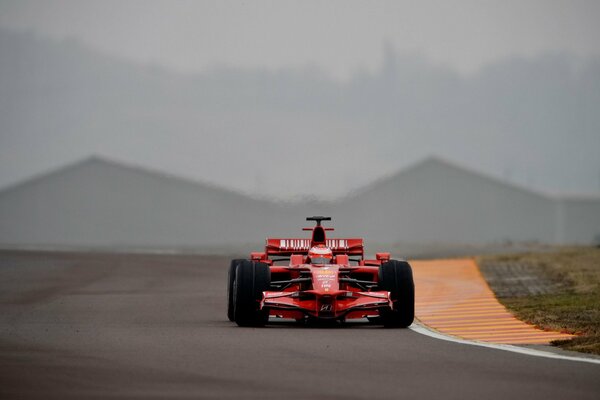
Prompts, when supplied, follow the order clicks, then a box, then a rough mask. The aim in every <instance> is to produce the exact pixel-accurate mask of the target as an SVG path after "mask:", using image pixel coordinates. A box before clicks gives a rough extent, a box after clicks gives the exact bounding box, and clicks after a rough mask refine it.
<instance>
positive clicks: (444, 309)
mask: <svg viewBox="0 0 600 400" xmlns="http://www.w3.org/2000/svg"><path fill="white" fill-rule="evenodd" d="M411 265H412V268H413V276H414V280H415V287H416V288H417V290H416V293H415V314H416V317H417V322H418V323H419V324H420V325H421V326H419V325H416V324H415V325H413V326H412V327H411V328H412V329H413V330H414V331H416V332H418V333H422V334H426V335H429V336H432V337H436V338H438V339H445V340H450V341H453V342H459V343H463V344H474V345H479V346H483V347H493V348H498V349H502V350H508V351H514V352H518V353H524V354H530V355H533V356H543V357H550V358H562V359H569V360H572V361H584V362H592V363H600V360H599V359H592V358H584V357H570V356H562V355H557V354H555V353H550V352H544V351H539V350H535V349H529V348H524V347H518V346H520V345H547V344H549V343H550V341H552V340H556V339H569V338H572V337H573V335H570V334H568V333H563V332H553V331H544V330H541V329H539V328H537V327H535V326H533V325H530V324H527V323H525V322H523V321H520V320H518V319H517V318H515V317H514V316H513V315H512V314H511V313H510V312H509V311H508V310H507V309H506V308H505V307H504V306H503V305H502V304H500V303H499V302H498V300H497V299H496V297H495V295H494V293H493V292H492V290H491V289H490V287H489V286H488V284H487V282H486V281H485V279H484V278H483V276H482V275H481V273H480V271H479V268H478V266H477V264H476V263H475V261H474V260H472V259H450V260H427V261H411ZM425 328H426V329H425Z"/></svg>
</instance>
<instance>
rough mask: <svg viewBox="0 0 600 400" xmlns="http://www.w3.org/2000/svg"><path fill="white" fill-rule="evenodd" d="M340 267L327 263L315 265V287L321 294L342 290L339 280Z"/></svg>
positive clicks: (313, 271) (313, 270)
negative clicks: (319, 265)
mask: <svg viewBox="0 0 600 400" xmlns="http://www.w3.org/2000/svg"><path fill="white" fill-rule="evenodd" d="M338 274H339V267H338V266H337V265H326V266H323V267H313V268H312V276H313V279H312V281H313V289H314V290H315V292H317V293H320V294H329V293H335V292H337V291H338V290H340V284H339V281H338Z"/></svg>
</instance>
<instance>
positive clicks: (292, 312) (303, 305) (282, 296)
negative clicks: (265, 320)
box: [260, 290, 393, 319]
mask: <svg viewBox="0 0 600 400" xmlns="http://www.w3.org/2000/svg"><path fill="white" fill-rule="evenodd" d="M260 307H261V309H267V310H268V311H269V315H272V316H278V317H281V318H294V319H299V318H304V317H306V316H308V317H314V318H320V319H352V318H364V317H368V316H378V315H380V311H381V310H382V309H388V310H389V309H392V308H393V304H392V301H391V299H390V292H385V291H376V292H353V291H346V290H341V291H338V292H333V293H328V294H325V295H324V294H322V293H318V292H316V291H314V290H306V291H302V292H263V299H262V301H261V304H260Z"/></svg>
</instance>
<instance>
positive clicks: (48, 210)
mask: <svg viewBox="0 0 600 400" xmlns="http://www.w3.org/2000/svg"><path fill="white" fill-rule="evenodd" d="M320 213H323V214H326V215H331V216H332V217H333V226H335V227H336V235H340V236H361V237H365V238H366V240H368V241H370V242H377V243H390V244H391V243H403V242H404V243H433V242H437V243H448V244H451V243H457V244H484V243H500V242H504V241H512V242H520V241H528V242H540V243H560V244H563V243H580V244H590V243H593V242H594V241H597V240H599V239H600V198H587V199H586V198H555V197H551V196H547V195H543V194H540V193H536V192H533V191H530V190H527V189H524V188H520V187H517V186H514V185H512V184H507V183H505V182H502V181H500V180H498V179H495V178H490V177H487V176H484V175H481V174H479V173H476V172H473V171H470V170H468V169H465V168H462V167H460V166H457V165H455V164H453V163H450V162H447V161H444V160H441V159H439V158H429V159H426V160H424V161H422V162H420V163H418V164H416V165H413V166H412V167H410V168H407V169H405V170H403V171H400V172H399V173H398V174H395V175H393V176H390V177H388V178H386V179H383V180H380V181H378V182H375V183H373V184H371V185H369V186H368V187H365V188H363V189H362V190H360V191H358V192H357V193H355V194H353V195H352V196H349V197H347V198H345V199H341V200H339V201H336V202H333V203H310V204H309V203H295V204H285V203H276V202H271V201H268V200H263V199H256V198H252V197H250V196H246V195H243V194H240V193H237V192H234V191H231V190H228V189H224V188H221V187H216V186H214V185H207V184H203V183H198V182H193V181H189V180H185V179H181V178H178V177H174V176H170V175H167V174H163V173H161V172H156V171H150V170H147V169H144V168H139V167H135V166H130V165H125V164H121V163H117V162H113V161H109V160H106V159H102V158H97V157H92V158H89V159H86V160H84V161H81V162H79V163H75V164H72V165H69V166H67V167H64V168H62V169H59V170H57V171H54V172H51V173H48V174H44V175H41V176H39V177H37V178H34V179H31V180H28V181H26V182H23V183H21V184H18V185H14V186H12V187H8V188H6V189H4V190H2V191H0V245H1V246H4V247H7V246H84V247H131V246H134V247H135V246H142V247H151V246H161V247H194V248H197V247H204V246H239V245H243V244H252V245H260V243H261V241H262V239H264V238H265V237H266V236H267V235H272V236H288V237H289V236H296V235H298V236H302V233H301V232H299V227H301V225H302V224H303V223H304V217H305V216H307V215H313V214H320Z"/></svg>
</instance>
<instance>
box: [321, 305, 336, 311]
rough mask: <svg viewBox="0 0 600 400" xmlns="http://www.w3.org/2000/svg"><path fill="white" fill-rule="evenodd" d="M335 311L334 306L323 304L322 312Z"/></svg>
mask: <svg viewBox="0 0 600 400" xmlns="http://www.w3.org/2000/svg"><path fill="white" fill-rule="evenodd" d="M323 311H325V312H327V311H333V304H321V312H323Z"/></svg>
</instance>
